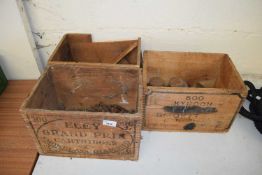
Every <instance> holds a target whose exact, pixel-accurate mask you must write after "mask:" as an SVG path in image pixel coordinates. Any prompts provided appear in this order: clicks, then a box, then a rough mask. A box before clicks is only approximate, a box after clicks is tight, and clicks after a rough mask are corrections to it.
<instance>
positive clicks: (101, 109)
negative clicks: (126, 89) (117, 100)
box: [85, 102, 135, 114]
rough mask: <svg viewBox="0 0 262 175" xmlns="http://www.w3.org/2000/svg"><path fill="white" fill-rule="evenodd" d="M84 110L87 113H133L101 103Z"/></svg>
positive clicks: (114, 105) (116, 106) (120, 107)
mask: <svg viewBox="0 0 262 175" xmlns="http://www.w3.org/2000/svg"><path fill="white" fill-rule="evenodd" d="M85 110H86V111H89V112H111V113H131V114H133V113H135V110H130V111H128V110H127V109H125V108H123V107H122V106H119V105H116V104H112V105H107V104H104V103H101V102H100V103H98V104H96V105H94V106H90V107H87V108H86V109H85Z"/></svg>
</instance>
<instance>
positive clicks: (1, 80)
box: [0, 66, 8, 95]
mask: <svg viewBox="0 0 262 175" xmlns="http://www.w3.org/2000/svg"><path fill="white" fill-rule="evenodd" d="M7 82H8V81H7V79H6V77H5V74H4V72H3V71H2V68H1V66H0V95H1V94H2V92H3V91H4V90H5V88H6V86H7Z"/></svg>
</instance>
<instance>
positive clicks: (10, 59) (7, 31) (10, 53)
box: [0, 0, 40, 79]
mask: <svg viewBox="0 0 262 175" xmlns="http://www.w3.org/2000/svg"><path fill="white" fill-rule="evenodd" d="M0 22H1V24H0V65H1V67H2V69H3V70H4V72H5V74H6V76H7V78H8V79H35V78H37V77H39V75H40V73H39V70H38V67H37V64H36V61H35V58H34V56H33V53H32V48H31V46H30V44H29V42H28V37H27V33H26V30H25V28H24V25H23V21H22V18H21V16H20V13H19V10H18V7H17V4H16V1H15V0H0Z"/></svg>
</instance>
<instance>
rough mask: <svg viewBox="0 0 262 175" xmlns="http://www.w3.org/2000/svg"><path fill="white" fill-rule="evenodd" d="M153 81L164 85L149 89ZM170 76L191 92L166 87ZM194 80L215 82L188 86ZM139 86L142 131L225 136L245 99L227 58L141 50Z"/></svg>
mask: <svg viewBox="0 0 262 175" xmlns="http://www.w3.org/2000/svg"><path fill="white" fill-rule="evenodd" d="M153 77H158V78H159V77H160V78H162V82H163V86H151V85H150V84H149V81H152V78H153ZM172 77H176V78H181V79H182V80H185V81H186V82H187V83H188V84H189V87H168V82H169V80H170V79H171V78H172ZM197 81H206V82H208V81H209V82H213V83H211V84H212V85H209V86H206V88H199V87H195V86H194V87H192V86H193V85H194V84H195V82H197ZM143 85H144V93H145V118H144V128H145V129H146V130H159V131H173V130H178V131H201V132H224V131H227V130H228V129H229V128H230V126H231V124H232V122H233V120H234V117H235V116H236V114H237V113H238V111H239V108H240V107H241V105H242V102H243V100H244V98H245V97H246V95H247V90H246V87H245V86H244V84H243V81H242V79H241V77H240V75H239V73H238V72H237V70H236V68H235V66H234V65H233V63H232V61H231V60H230V58H229V56H228V55H227V54H216V53H191V52H168V51H145V52H144V69H143Z"/></svg>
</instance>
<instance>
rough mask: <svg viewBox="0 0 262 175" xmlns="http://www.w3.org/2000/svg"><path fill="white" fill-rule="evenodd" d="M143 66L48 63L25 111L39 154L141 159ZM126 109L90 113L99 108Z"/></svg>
mask: <svg viewBox="0 0 262 175" xmlns="http://www.w3.org/2000/svg"><path fill="white" fill-rule="evenodd" d="M141 74H142V72H141V70H140V68H136V67H133V68H130V67H124V66H122V67H118V66H115V67H112V66H106V65H103V66H95V65H92V66H87V65H84V66H82V65H62V64H55V65H50V66H49V68H48V69H47V70H46V72H45V73H44V74H43V75H42V76H41V78H40V79H39V81H38V83H37V85H36V86H35V87H34V89H33V91H32V92H31V94H30V95H29V97H28V98H27V99H26V100H25V102H24V103H23V105H22V107H21V111H22V114H23V117H24V120H25V122H26V124H27V126H28V128H29V129H30V131H31V133H32V135H33V137H34V138H35V142H36V145H37V148H38V151H39V153H40V154H45V155H56V156H69V157H90V158H103V159H123V160H137V159H138V153H139V145H140V139H141V127H142V108H143V106H142V101H143V100H142V94H143V93H142V92H143V88H142V79H141ZM101 103H102V104H104V105H117V106H118V108H120V107H121V108H124V109H125V110H127V111H124V112H123V111H121V113H117V112H119V111H110V112H108V111H107V112H98V111H95V112H92V111H94V110H92V109H94V108H95V107H94V106H96V105H97V104H101Z"/></svg>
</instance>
